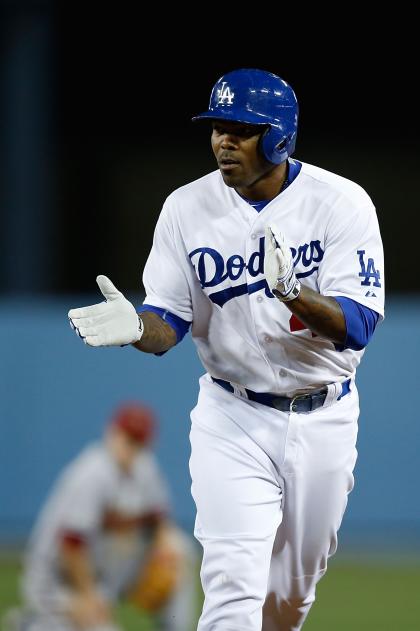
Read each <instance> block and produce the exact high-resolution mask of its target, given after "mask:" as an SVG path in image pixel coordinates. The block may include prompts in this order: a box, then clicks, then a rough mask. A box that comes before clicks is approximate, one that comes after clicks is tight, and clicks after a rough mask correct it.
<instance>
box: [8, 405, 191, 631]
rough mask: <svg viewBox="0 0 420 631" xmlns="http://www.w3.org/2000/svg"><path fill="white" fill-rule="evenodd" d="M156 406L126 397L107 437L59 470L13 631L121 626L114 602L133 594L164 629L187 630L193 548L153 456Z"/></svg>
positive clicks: (11, 619)
mask: <svg viewBox="0 0 420 631" xmlns="http://www.w3.org/2000/svg"><path fill="white" fill-rule="evenodd" d="M154 430H155V419H154V415H153V413H152V412H151V410H150V409H148V408H146V407H144V406H142V405H138V404H127V405H124V406H122V407H120V408H119V409H118V410H117V411H116V412H115V414H114V416H113V418H112V420H111V422H110V424H109V425H108V427H107V429H106V432H105V436H104V439H103V441H102V442H98V443H96V444H92V445H89V446H87V447H86V448H85V449H84V450H83V451H82V453H81V454H79V455H78V456H77V457H76V458H75V460H73V461H72V462H71V463H70V464H69V465H68V466H67V467H66V469H65V470H64V472H63V473H62V475H60V477H59V479H58V481H57V483H56V484H55V486H54V488H53V491H52V493H51V495H50V497H49V498H48V500H47V502H46V504H45V506H44V508H43V510H42V512H41V514H40V516H39V519H38V521H37V523H36V525H35V528H34V531H33V533H32V536H31V539H30V542H29V546H28V551H27V555H26V559H25V568H24V575H23V581H22V588H23V597H24V603H25V605H24V608H23V610H20V611H16V610H15V611H14V612H11V613H10V614H9V616H8V621H7V622H6V628H7V629H13V630H14V631H76V630H79V629H83V630H85V631H118V630H119V629H120V627H119V626H118V625H117V624H116V623H115V622H114V616H113V607H114V604H115V602H116V601H118V600H120V599H124V598H127V599H129V600H130V601H131V602H132V603H134V604H137V605H138V606H139V607H140V608H141V609H144V610H146V611H148V612H149V613H152V614H154V615H156V617H157V621H158V624H159V627H158V628H162V629H165V631H166V630H168V631H189V630H190V629H192V628H193V623H194V607H195V600H196V599H195V576H194V574H195V573H194V566H195V565H196V551H195V547H194V544H193V541H189V539H188V537H187V536H186V535H185V534H184V533H183V532H181V530H180V529H179V528H177V527H176V526H175V525H174V524H173V523H171V521H170V519H169V516H168V514H169V502H168V493H167V489H166V485H165V483H164V481H163V479H162V475H161V473H160V471H159V467H158V464H157V461H156V459H155V456H154V455H153V454H152V452H151V450H150V449H149V445H150V442H151V440H152V438H153V435H154Z"/></svg>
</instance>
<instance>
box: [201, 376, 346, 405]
mask: <svg viewBox="0 0 420 631" xmlns="http://www.w3.org/2000/svg"><path fill="white" fill-rule="evenodd" d="M212 380H213V381H214V383H217V384H218V385H219V386H222V388H224V389H225V390H228V391H229V392H235V389H234V387H233V386H232V384H231V383H229V381H225V380H224V379H216V378H215V377H212ZM350 382H351V379H347V381H344V382H343V383H342V384H341V388H342V389H341V394H340V396H338V397H337V401H339V400H340V399H341V398H342V397H344V396H345V395H346V394H348V393H349V392H350ZM245 392H246V394H247V397H248V399H249V400H250V401H256V402H257V403H262V404H263V405H268V406H269V407H271V408H275V409H276V410H279V411H280V412H298V413H302V412H313V410H317V409H318V408H320V407H322V406H323V405H324V401H325V399H326V397H327V394H328V388H322V390H316V391H315V392H310V393H308V394H298V395H296V396H295V397H281V396H279V395H278V394H272V393H270V392H253V391H252V390H248V388H245Z"/></svg>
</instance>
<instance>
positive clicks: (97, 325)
mask: <svg viewBox="0 0 420 631" xmlns="http://www.w3.org/2000/svg"><path fill="white" fill-rule="evenodd" d="M96 282H97V283H98V286H99V289H100V290H101V292H102V294H103V296H104V298H105V302H101V303H99V304H97V305H91V306H90V307H82V308H80V309H70V311H69V313H68V316H69V320H70V326H71V327H72V328H73V329H74V330H75V331H76V333H77V335H79V337H81V338H82V339H83V341H84V342H85V344H89V346H124V345H126V344H133V343H134V342H138V341H139V340H140V338H141V336H142V334H143V324H142V321H141V319H140V318H139V316H138V314H137V312H136V310H135V308H134V306H133V305H132V304H131V302H129V301H128V300H127V298H125V297H124V296H123V294H122V293H121V292H120V291H118V289H117V288H116V287H115V286H114V285H113V283H112V282H111V281H110V279H109V278H107V277H106V276H98V277H97V279H96Z"/></svg>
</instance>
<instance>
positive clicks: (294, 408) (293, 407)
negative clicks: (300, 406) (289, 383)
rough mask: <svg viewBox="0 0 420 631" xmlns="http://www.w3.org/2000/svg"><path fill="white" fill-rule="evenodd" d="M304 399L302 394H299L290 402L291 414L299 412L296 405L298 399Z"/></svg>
mask: <svg viewBox="0 0 420 631" xmlns="http://www.w3.org/2000/svg"><path fill="white" fill-rule="evenodd" d="M301 397H302V395H301V394H297V395H295V396H294V397H293V399H292V400H291V401H290V406H289V412H297V405H295V401H296V399H300V398H301Z"/></svg>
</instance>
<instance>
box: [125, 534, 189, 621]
mask: <svg viewBox="0 0 420 631" xmlns="http://www.w3.org/2000/svg"><path fill="white" fill-rule="evenodd" d="M183 562H184V561H183V557H182V553H181V552H180V550H179V547H178V545H177V542H176V538H174V537H173V536H172V533H171V534H169V533H167V534H165V535H164V536H160V537H159V538H158V540H157V541H156V543H155V544H154V546H153V548H152V550H151V551H150V554H149V556H148V558H147V561H146V563H145V565H144V566H143V568H142V571H141V573H140V575H139V577H138V579H137V582H136V583H135V585H134V587H133V589H132V591H131V593H130V596H129V600H130V601H131V602H132V603H133V604H135V605H136V606H137V607H139V608H140V609H143V610H146V611H148V612H150V613H153V612H156V611H159V610H160V609H161V608H162V607H164V606H165V605H166V604H167V602H168V601H169V599H170V598H171V596H172V595H173V593H174V591H175V589H176V587H177V586H178V584H179V581H180V578H181V575H182V570H183Z"/></svg>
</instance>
